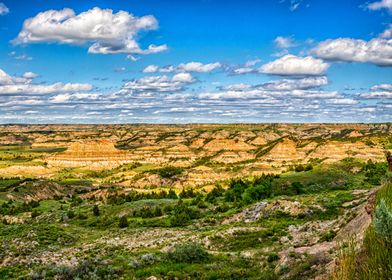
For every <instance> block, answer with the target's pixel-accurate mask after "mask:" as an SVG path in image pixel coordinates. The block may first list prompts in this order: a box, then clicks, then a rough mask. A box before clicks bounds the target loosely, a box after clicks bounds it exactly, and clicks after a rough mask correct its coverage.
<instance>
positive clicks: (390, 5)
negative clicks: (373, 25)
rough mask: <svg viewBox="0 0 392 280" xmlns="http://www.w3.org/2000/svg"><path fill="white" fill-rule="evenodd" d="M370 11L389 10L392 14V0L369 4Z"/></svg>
mask: <svg viewBox="0 0 392 280" xmlns="http://www.w3.org/2000/svg"><path fill="white" fill-rule="evenodd" d="M367 7H368V8H369V9H370V10H380V9H388V10H389V11H390V12H392V0H381V1H377V2H373V3H370V4H368V6H367Z"/></svg>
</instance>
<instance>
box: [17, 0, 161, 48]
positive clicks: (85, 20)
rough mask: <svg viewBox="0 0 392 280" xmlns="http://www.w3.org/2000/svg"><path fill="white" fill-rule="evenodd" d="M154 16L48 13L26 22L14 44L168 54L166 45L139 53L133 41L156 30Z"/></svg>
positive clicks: (68, 11) (104, 12)
mask: <svg viewBox="0 0 392 280" xmlns="http://www.w3.org/2000/svg"><path fill="white" fill-rule="evenodd" d="M157 28H158V21H157V20H156V19H155V17H154V16H152V15H148V16H143V17H136V16H134V15H132V14H130V13H128V12H126V11H119V12H117V13H113V10H110V9H100V8H98V7H95V8H93V9H91V10H88V11H86V12H83V13H80V14H78V15H77V14H75V12H74V11H73V10H72V9H69V8H65V9H63V10H48V11H45V12H41V13H39V14H37V15H36V16H35V17H32V18H29V19H27V20H25V22H24V24H23V28H22V30H21V31H20V33H19V35H18V37H17V38H16V39H15V40H14V41H13V42H14V43H15V44H28V43H39V42H57V43H64V44H76V45H84V44H86V43H90V44H91V45H90V47H89V49H88V52H89V53H100V54H113V53H131V54H151V53H157V52H162V51H165V50H167V46H166V45H160V46H156V45H153V44H151V45H149V46H148V48H147V49H144V50H143V49H141V48H140V46H139V43H138V42H137V40H136V37H137V35H138V34H139V33H140V32H141V31H149V30H155V29H157Z"/></svg>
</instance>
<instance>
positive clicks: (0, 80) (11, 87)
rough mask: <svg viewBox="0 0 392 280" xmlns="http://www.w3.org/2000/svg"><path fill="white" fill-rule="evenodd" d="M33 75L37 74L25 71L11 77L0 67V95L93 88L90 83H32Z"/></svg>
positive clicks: (50, 92) (88, 89) (68, 91)
mask: <svg viewBox="0 0 392 280" xmlns="http://www.w3.org/2000/svg"><path fill="white" fill-rule="evenodd" d="M35 77H37V74H35V73H33V72H26V73H24V74H23V76H22V77H13V76H10V75H8V74H7V73H6V72H4V71H3V70H1V69H0V95H16V94H33V95H34V94H53V93H61V92H67V93H70V92H79V91H90V90H92V88H93V87H92V85H90V84H78V83H76V84H71V83H66V84H65V83H55V84H50V85H41V84H32V79H33V78H35Z"/></svg>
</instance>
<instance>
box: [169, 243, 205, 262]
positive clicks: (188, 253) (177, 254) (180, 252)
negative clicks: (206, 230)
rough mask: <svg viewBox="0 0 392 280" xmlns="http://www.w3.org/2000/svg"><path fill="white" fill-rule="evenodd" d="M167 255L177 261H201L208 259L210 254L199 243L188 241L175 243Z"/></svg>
mask: <svg viewBox="0 0 392 280" xmlns="http://www.w3.org/2000/svg"><path fill="white" fill-rule="evenodd" d="M167 257H168V259H169V260H171V261H174V262H177V263H200V262H203V261H205V260H207V259H208V258H209V254H208V252H207V251H206V250H205V249H204V247H203V246H201V245H200V244H199V243H196V242H186V243H181V244H177V245H175V247H174V249H173V250H172V251H170V252H169V253H168V254H167Z"/></svg>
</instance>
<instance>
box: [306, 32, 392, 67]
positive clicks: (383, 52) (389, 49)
mask: <svg viewBox="0 0 392 280" xmlns="http://www.w3.org/2000/svg"><path fill="white" fill-rule="evenodd" d="M312 53H313V54H314V55H316V56H317V57H319V58H322V59H325V60H334V61H347V62H364V63H373V64H376V65H379V66H391V65H392V40H385V39H379V38H375V39H372V40H370V41H364V40H355V39H351V38H339V39H335V40H327V41H324V42H321V43H320V44H319V45H318V46H316V47H315V48H314V49H313V50H312Z"/></svg>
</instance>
